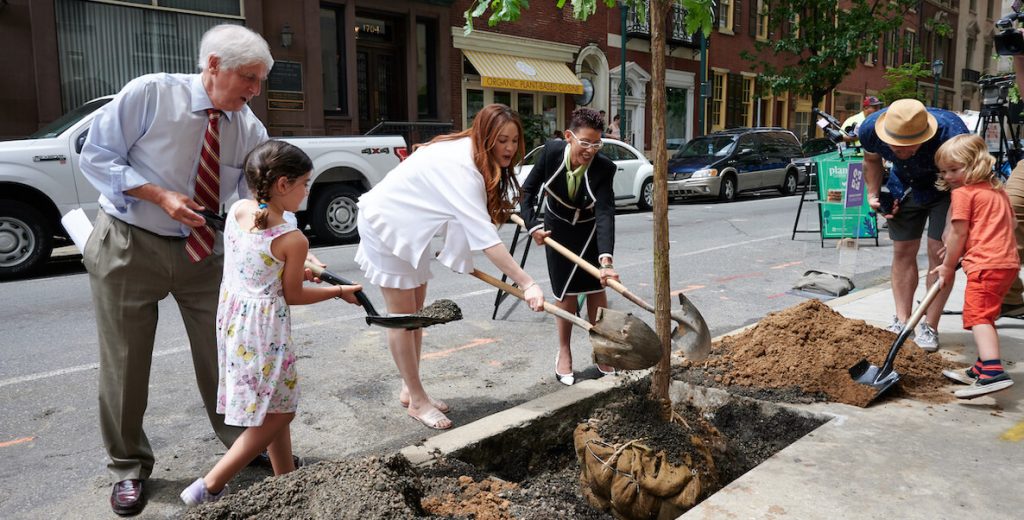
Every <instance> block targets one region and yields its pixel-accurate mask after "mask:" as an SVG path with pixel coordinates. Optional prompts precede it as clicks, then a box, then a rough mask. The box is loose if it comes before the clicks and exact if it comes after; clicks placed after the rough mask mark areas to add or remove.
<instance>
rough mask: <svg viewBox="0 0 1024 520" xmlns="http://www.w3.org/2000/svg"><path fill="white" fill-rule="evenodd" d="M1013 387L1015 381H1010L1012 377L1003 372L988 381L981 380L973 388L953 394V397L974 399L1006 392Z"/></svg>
mask: <svg viewBox="0 0 1024 520" xmlns="http://www.w3.org/2000/svg"><path fill="white" fill-rule="evenodd" d="M1011 386H1013V380H1012V379H1010V376H1008V375H1006V372H1003V373H1002V374H999V375H998V376H996V377H990V378H988V379H980V378H979V379H977V380H975V381H974V384H972V385H971V386H968V387H967V388H964V389H961V390H957V391H956V392H953V395H955V396H957V397H958V398H960V399H974V398H975V397H978V396H982V395H985V394H991V393H992V392H998V391H1000V390H1006V389H1007V388H1009V387H1011Z"/></svg>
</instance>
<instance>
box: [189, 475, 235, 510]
mask: <svg viewBox="0 0 1024 520" xmlns="http://www.w3.org/2000/svg"><path fill="white" fill-rule="evenodd" d="M227 493H228V487H227V486H224V489H222V490H220V493H217V494H213V493H210V491H209V490H208V489H206V482H203V479H201V478H200V479H196V481H195V482H193V483H192V484H191V485H189V486H188V487H187V488H185V491H182V492H181V495H180V496H181V500H182V502H185V504H186V505H188V506H197V505H199V504H205V503H207V502H216V501H218V500H220V499H221V498H224V495H226V494H227Z"/></svg>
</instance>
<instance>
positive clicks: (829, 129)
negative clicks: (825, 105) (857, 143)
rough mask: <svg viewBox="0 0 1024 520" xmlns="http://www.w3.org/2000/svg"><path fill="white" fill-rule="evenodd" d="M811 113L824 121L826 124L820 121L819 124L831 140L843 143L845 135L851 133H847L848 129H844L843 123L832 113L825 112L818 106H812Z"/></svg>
mask: <svg viewBox="0 0 1024 520" xmlns="http://www.w3.org/2000/svg"><path fill="white" fill-rule="evenodd" d="M811 113H812V114H814V115H816V116H818V117H820V118H821V121H822V122H824V124H822V123H818V126H820V127H821V130H822V131H823V132H825V137H828V140H829V141H832V142H833V143H836V144H842V142H843V136H850V135H851V134H849V133H847V131H846V130H843V127H842V123H840V122H839V120H838V119H836V118H835V117H832V114H829V113H828V112H823V111H821V110H818V109H817V108H812V109H811Z"/></svg>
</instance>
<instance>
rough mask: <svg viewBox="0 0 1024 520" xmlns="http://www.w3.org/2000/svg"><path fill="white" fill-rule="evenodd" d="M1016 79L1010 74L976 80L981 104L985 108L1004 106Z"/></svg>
mask: <svg viewBox="0 0 1024 520" xmlns="http://www.w3.org/2000/svg"><path fill="white" fill-rule="evenodd" d="M1022 41H1024V40H1022ZM1016 77H1017V76H1016V75H1015V74H1013V73H1010V74H1000V75H998V76H982V77H981V78H980V79H978V86H980V87H981V104H982V105H984V106H987V107H991V106H1002V105H1005V104H1006V102H1007V101H1008V100H1009V95H1010V89H1011V88H1013V83H1014V80H1015V79H1016Z"/></svg>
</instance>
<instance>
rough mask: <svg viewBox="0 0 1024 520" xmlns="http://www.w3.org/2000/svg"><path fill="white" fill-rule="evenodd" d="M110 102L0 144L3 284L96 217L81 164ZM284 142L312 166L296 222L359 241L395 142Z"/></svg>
mask: <svg viewBox="0 0 1024 520" xmlns="http://www.w3.org/2000/svg"><path fill="white" fill-rule="evenodd" d="M111 99H113V96H106V97H102V98H98V99H94V100H92V101H89V102H88V103H85V104H84V105H82V106H81V107H78V108H76V109H74V110H72V111H70V112H68V113H67V114H65V115H64V116H63V117H61V118H59V119H57V120H56V121H54V122H53V123H51V124H49V125H47V126H46V127H45V128H43V129H41V130H39V131H38V132H36V133H35V134H32V135H30V136H28V137H27V138H25V139H20V140H15V141H7V142H0V279H4V278H10V277H13V276H18V275H22V274H25V273H27V272H29V271H31V270H32V269H34V268H35V267H37V266H39V265H40V264H42V263H44V262H46V261H47V260H48V259H49V258H50V253H51V251H52V249H53V243H54V238H55V237H67V232H66V231H65V230H64V227H63V226H62V225H61V223H60V218H61V216H62V215H64V214H66V213H67V212H69V211H71V210H73V209H75V208H82V209H84V210H85V211H86V214H87V215H88V216H89V217H90V218H93V217H94V216H95V215H96V211H97V210H98V208H99V204H98V199H99V192H98V191H96V189H95V188H93V186H92V184H90V183H89V181H88V180H86V178H85V177H84V176H83V175H82V172H81V171H80V170H79V168H78V159H79V155H80V154H81V152H82V146H84V144H85V138H86V135H87V133H88V131H89V125H90V124H91V123H92V119H93V116H94V115H95V113H96V111H97V110H99V109H100V108H102V107H103V106H104V105H106V104H107V103H109V102H110V100H111ZM284 140H285V141H288V142H289V143H291V144H294V145H295V146H298V147H299V148H302V150H303V151H305V152H306V153H307V154H308V155H309V157H310V158H311V159H312V160H313V175H312V184H311V187H310V194H309V198H308V199H307V201H306V202H304V203H303V206H302V207H301V208H300V211H299V212H298V213H297V214H296V216H297V217H298V220H299V222H300V224H302V223H307V222H308V223H309V225H310V226H311V227H312V228H313V232H314V233H316V234H317V236H318V237H320V238H322V239H323V240H325V241H326V242H342V241H349V240H353V239H355V238H356V237H358V231H357V229H356V201H358V200H359V196H360V195H361V194H363V193H365V192H366V191H367V190H369V189H370V188H372V187H373V186H375V185H376V184H377V183H378V182H380V181H381V179H383V178H384V175H385V174H387V173H388V172H389V171H391V169H392V168H394V167H395V166H398V163H399V162H400V161H401V160H402V159H403V158H405V156H406V143H405V139H404V138H403V137H402V136H398V135H396V136H363V135H360V136H339V137H288V138H285V139H284ZM307 204H308V207H307Z"/></svg>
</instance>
